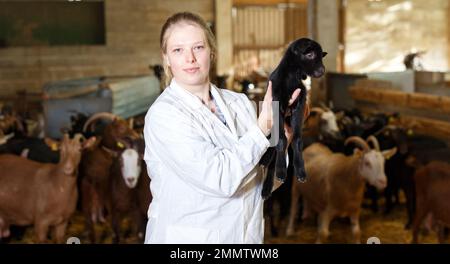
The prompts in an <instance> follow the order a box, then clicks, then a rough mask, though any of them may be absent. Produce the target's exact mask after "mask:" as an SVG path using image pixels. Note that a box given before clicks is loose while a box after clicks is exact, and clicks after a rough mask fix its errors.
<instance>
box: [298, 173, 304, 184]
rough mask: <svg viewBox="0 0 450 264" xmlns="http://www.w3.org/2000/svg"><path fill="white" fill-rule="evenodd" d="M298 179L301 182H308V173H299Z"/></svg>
mask: <svg viewBox="0 0 450 264" xmlns="http://www.w3.org/2000/svg"><path fill="white" fill-rule="evenodd" d="M297 180H298V181H299V182H301V183H305V182H306V173H301V174H297Z"/></svg>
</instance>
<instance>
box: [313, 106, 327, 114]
mask: <svg viewBox="0 0 450 264" xmlns="http://www.w3.org/2000/svg"><path fill="white" fill-rule="evenodd" d="M310 112H311V113H312V112H316V113H318V114H323V113H324V112H325V111H324V110H323V109H322V108H320V107H313V108H311V110H310Z"/></svg>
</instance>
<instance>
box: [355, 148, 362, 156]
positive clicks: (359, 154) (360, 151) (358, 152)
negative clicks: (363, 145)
mask: <svg viewBox="0 0 450 264" xmlns="http://www.w3.org/2000/svg"><path fill="white" fill-rule="evenodd" d="M362 154H363V151H362V150H360V149H359V148H354V149H353V155H358V156H361V155H362Z"/></svg>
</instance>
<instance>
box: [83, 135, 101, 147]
mask: <svg viewBox="0 0 450 264" xmlns="http://www.w3.org/2000/svg"><path fill="white" fill-rule="evenodd" d="M96 141H97V138H96V137H90V138H88V139H87V140H85V141H84V142H83V145H82V146H83V149H88V148H91V147H93V146H94V145H95V143H96Z"/></svg>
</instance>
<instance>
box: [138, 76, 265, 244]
mask: <svg viewBox="0 0 450 264" xmlns="http://www.w3.org/2000/svg"><path fill="white" fill-rule="evenodd" d="M211 94H212V96H213V97H214V98H215V100H216V103H217V104H218V106H219V108H220V109H221V111H222V112H223V114H224V115H225V118H226V123H227V125H228V127H226V126H225V125H224V124H223V123H222V122H221V121H220V119H219V118H218V117H217V116H215V115H214V114H213V113H212V112H211V111H210V110H209V109H208V108H207V107H206V106H205V105H203V104H202V103H201V101H200V100H199V99H198V98H197V97H196V96H194V95H192V94H191V93H189V92H188V91H187V90H185V89H183V88H182V87H180V86H179V85H178V84H177V83H176V82H175V81H174V80H173V81H172V82H171V84H170V86H169V87H167V88H166V89H165V90H164V92H163V93H162V94H161V95H160V96H159V97H158V99H157V100H156V101H155V102H154V103H153V105H152V106H151V107H150V109H149V111H148V112H147V115H146V117H145V127H144V138H145V155H144V160H145V161H146V163H147V170H148V173H149V175H150V177H151V186H150V188H151V192H152V194H153V201H152V203H151V205H150V207H149V211H148V217H149V220H148V223H147V231H146V237H145V243H263V237H264V220H263V200H262V198H261V189H262V182H263V179H262V178H263V176H262V174H261V173H258V171H259V166H257V164H258V162H259V160H260V159H261V157H262V155H263V154H264V152H265V151H266V150H267V148H268V147H269V141H268V140H267V139H266V137H265V136H264V134H263V133H262V131H261V130H260V129H259V127H258V126H257V116H256V111H255V108H254V106H253V105H252V104H251V102H250V101H249V100H248V98H247V97H246V96H245V95H244V94H239V93H235V92H232V91H229V90H224V89H218V88H217V87H215V86H214V85H211Z"/></svg>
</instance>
